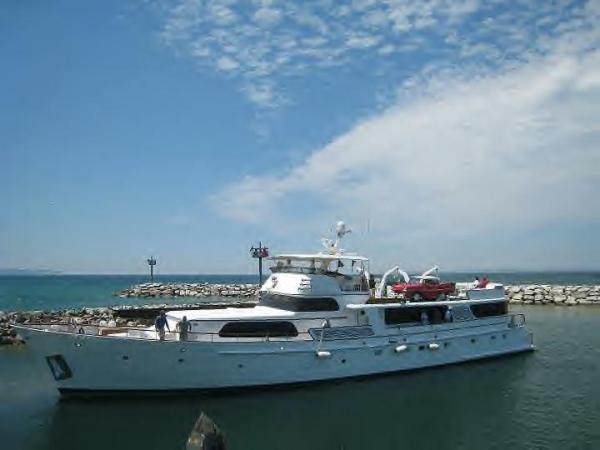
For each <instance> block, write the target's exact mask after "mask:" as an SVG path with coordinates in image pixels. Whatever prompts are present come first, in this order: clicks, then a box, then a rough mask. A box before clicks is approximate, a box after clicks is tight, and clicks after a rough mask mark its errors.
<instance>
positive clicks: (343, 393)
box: [0, 307, 600, 450]
mask: <svg viewBox="0 0 600 450" xmlns="http://www.w3.org/2000/svg"><path fill="white" fill-rule="evenodd" d="M515 309H516V308H515ZM522 310H523V311H524V312H525V313H526V315H527V318H528V325H529V326H530V327H531V328H532V329H533V331H534V334H535V341H536V344H537V345H538V348H539V350H538V351H536V352H534V353H528V354H522V355H517V356H512V357H505V358H500V359H494V360H487V361H482V362H472V363H467V364H462V365H455V366H448V367H443V368H437V369H426V370H421V371H416V372H411V373H407V374H396V375H389V376H382V377H377V378H370V379H365V380H361V381H347V382H336V383H324V384H317V385H307V386H304V387H296V388H292V389H271V390H261V391H245V392H242V393H239V392H238V393H226V394H213V395H204V396H194V397H157V398H151V399H137V400H136V399H119V400H115V399H112V400H108V399H105V400H101V401H82V400H77V401H66V402H65V401H61V402H59V401H58V396H57V394H56V393H55V391H54V388H53V386H52V383H51V381H50V379H49V374H48V370H47V368H46V367H45V366H44V365H43V363H42V362H40V361H35V362H34V361H32V359H31V355H30V354H29V353H28V352H27V350H26V348H25V349H1V350H0V398H1V401H0V436H2V438H1V440H2V444H0V446H1V447H2V448H6V449H44V450H45V449H73V450H75V449H78V450H79V449H88V450H93V449H102V450H104V449H107V448H110V449H111V450H116V449H128V450H131V449H138V448H140V449H141V448H143V449H146V450H150V449H172V448H174V449H176V448H183V443H184V442H185V439H186V437H187V435H188V433H189V431H190V429H191V428H192V426H193V424H194V422H195V420H196V418H197V416H198V414H199V413H200V411H205V412H206V413H207V414H209V415H210V416H211V417H212V418H213V419H214V420H215V422H217V424H218V425H219V426H220V427H221V428H222V429H223V430H224V432H225V434H226V438H227V443H228V445H229V447H228V448H229V449H240V450H241V449H261V450H268V449H290V450H294V449H298V450H300V449H302V450H306V449H309V448H310V449H311V450H318V449H342V448H343V449H345V450H351V449H435V450H440V449H475V450H479V449H511V450H512V449H532V448H539V449H597V448H600V385H599V383H598V380H597V378H598V373H599V371H598V368H599V367H598V365H599V361H600V333H598V329H600V308H594V307H575V308H566V307H524V308H522ZM6 444H8V445H6Z"/></svg>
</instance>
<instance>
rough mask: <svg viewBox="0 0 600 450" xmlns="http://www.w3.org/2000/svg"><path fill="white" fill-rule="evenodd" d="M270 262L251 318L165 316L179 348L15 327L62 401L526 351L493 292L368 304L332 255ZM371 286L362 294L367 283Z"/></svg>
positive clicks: (357, 279) (349, 265)
mask: <svg viewBox="0 0 600 450" xmlns="http://www.w3.org/2000/svg"><path fill="white" fill-rule="evenodd" d="M342 231H343V232H342V233H340V226H339V225H338V233H337V234H338V239H336V241H335V242H334V241H325V242H324V243H325V245H326V248H327V251H326V252H324V253H314V254H283V255H278V256H275V257H273V258H272V261H273V267H272V273H271V275H270V276H269V278H268V279H267V280H266V281H265V283H264V284H263V285H262V287H261V288H260V301H259V304H258V306H256V307H254V308H224V309H207V310H206V309H205V310H190V311H170V312H167V320H168V322H169V326H170V329H171V330H175V329H176V325H177V323H178V322H179V321H180V320H181V319H182V318H183V316H186V317H187V319H188V320H189V321H190V324H191V332H190V333H189V335H188V336H187V339H186V340H181V339H180V338H181V336H179V334H178V333H175V332H168V333H167V334H166V339H165V340H164V341H160V340H159V339H158V336H157V333H156V331H155V330H154V328H153V327H152V328H149V329H110V330H103V329H101V328H99V327H87V326H86V327H73V326H69V325H31V326H18V327H17V328H18V329H19V332H20V333H21V334H22V335H23V336H24V337H25V339H26V340H27V341H28V344H29V346H30V347H31V348H32V349H33V351H35V352H37V353H38V354H40V356H43V357H45V358H46V359H47V361H48V364H49V366H50V368H51V370H52V373H53V375H54V377H55V379H56V381H57V383H58V389H59V390H60V391H61V392H63V393H68V392H89V391H167V390H185V389H214V388H232V387H245V386H264V385H274V384H283V383H299V382H309V381H318V380H329V379H337V378H346V377H354V376H364V375H371V374H378V373H385V372H395V371H403V370H411V369H417V368H422V367H429V366H438V365H443V364H451V363H457V362H462V361H467V360H472V359H478V358H486V357H492V356H498V355H503V354H507V353H516V352H521V351H526V350H531V349H533V343H532V335H531V333H530V332H529V331H528V330H527V329H526V328H525V327H524V318H523V316H522V315H520V314H517V315H514V314H509V313H508V312H507V302H506V299H505V296H504V288H503V287H502V286H501V285H497V284H490V285H488V286H486V287H485V288H483V289H477V288H471V287H469V286H462V288H461V289H459V292H456V293H455V295H451V296H448V297H447V298H446V299H445V300H444V301H419V302H414V301H412V302H411V301H408V300H407V299H405V298H402V297H401V296H400V297H393V298H390V297H387V296H384V295H376V294H375V292H376V291H375V290H374V289H372V288H371V286H370V283H371V281H372V279H371V276H370V274H369V271H368V259H367V258H364V257H361V256H358V255H352V254H348V253H345V252H343V251H341V250H338V243H339V238H341V237H342V236H343V235H344V234H346V233H347V232H348V231H347V230H345V228H342ZM371 284H372V283H371Z"/></svg>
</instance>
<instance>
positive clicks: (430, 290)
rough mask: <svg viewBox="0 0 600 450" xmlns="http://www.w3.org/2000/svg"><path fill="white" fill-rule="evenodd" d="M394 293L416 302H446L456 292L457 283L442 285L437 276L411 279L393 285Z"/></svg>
mask: <svg viewBox="0 0 600 450" xmlns="http://www.w3.org/2000/svg"><path fill="white" fill-rule="evenodd" d="M392 291H393V292H394V294H396V295H402V296H403V297H404V298H405V299H406V300H411V301H415V302H421V301H432V300H445V299H446V297H447V296H448V295H450V294H453V293H454V292H455V291H456V283H442V282H441V281H440V279H439V278H438V277H435V276H420V277H411V278H410V280H409V281H407V282H400V283H395V284H393V285H392Z"/></svg>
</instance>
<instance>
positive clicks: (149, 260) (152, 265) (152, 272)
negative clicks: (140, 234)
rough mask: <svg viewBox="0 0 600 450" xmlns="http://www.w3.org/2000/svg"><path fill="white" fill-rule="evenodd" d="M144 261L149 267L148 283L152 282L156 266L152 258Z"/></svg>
mask: <svg viewBox="0 0 600 450" xmlns="http://www.w3.org/2000/svg"><path fill="white" fill-rule="evenodd" d="M146 261H147V262H148V265H149V266H150V281H152V282H154V266H155V265H156V259H154V256H151V257H150V258H148V259H147V260H146Z"/></svg>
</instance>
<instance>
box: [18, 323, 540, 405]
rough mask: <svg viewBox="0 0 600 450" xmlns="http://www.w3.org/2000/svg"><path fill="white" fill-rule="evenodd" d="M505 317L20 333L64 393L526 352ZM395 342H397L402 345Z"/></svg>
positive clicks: (520, 330) (368, 370) (200, 384)
mask: <svg viewBox="0 0 600 450" xmlns="http://www.w3.org/2000/svg"><path fill="white" fill-rule="evenodd" d="M511 317H512V316H510V315H507V316H501V317H493V318H489V319H475V320H469V321H465V322H459V323H445V324H439V325H423V326H414V327H393V330H392V332H393V334H386V335H385V336H382V335H379V336H371V337H368V338H359V339H340V340H325V341H323V342H322V344H319V342H318V341H316V340H286V339H280V340H276V339H272V340H260V341H246V342H242V341H236V340H233V341H232V342H228V341H226V340H223V341H216V342H202V341H186V342H179V341H163V342H161V341H157V340H148V339H122V338H119V337H111V336H91V335H78V334H72V333H62V332H47V331H42V330H36V329H33V328H29V327H21V328H20V330H19V331H20V333H21V334H22V335H24V336H25V338H26V339H27V340H28V345H30V346H31V348H32V349H33V351H34V352H36V353H37V354H39V355H44V356H52V355H62V357H63V358H64V360H65V361H66V363H67V364H68V366H69V369H70V371H71V376H70V377H69V378H66V379H62V380H57V383H58V388H59V390H60V391H61V392H63V393H68V392H77V391H140V392H144V391H173V390H175V391H176V390H208V389H223V388H241V387H251V386H266V385H277V384H288V383H305V382H312V381H323V380H331V379H341V378H349V377H360V376H368V375H375V374H382V373H389V372H399V371H406V370H414V369H420V368H424V367H432V366H439V365H446V364H453V363H460V362H465V361H470V360H475V359H482V358H488V357H495V356H500V355H505V354H511V353H517V352H523V351H528V350H532V349H533V348H534V347H533V342H532V335H531V334H530V332H529V331H528V330H527V329H526V328H525V327H524V326H515V325H514V324H515V322H514V320H511ZM431 344H433V345H431ZM404 346H406V347H404ZM398 347H402V348H401V349H400V351H398V350H397V348H398ZM317 350H319V351H321V353H322V356H321V357H319V356H317ZM327 354H329V356H328V355H327Z"/></svg>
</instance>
